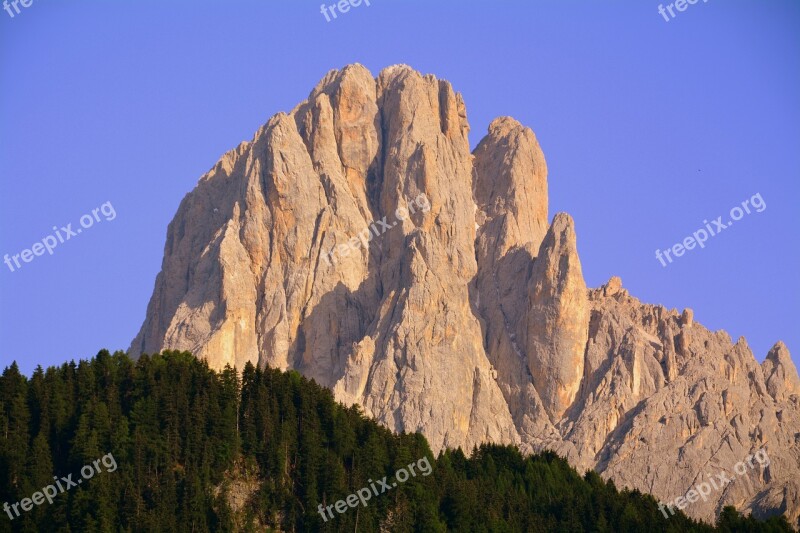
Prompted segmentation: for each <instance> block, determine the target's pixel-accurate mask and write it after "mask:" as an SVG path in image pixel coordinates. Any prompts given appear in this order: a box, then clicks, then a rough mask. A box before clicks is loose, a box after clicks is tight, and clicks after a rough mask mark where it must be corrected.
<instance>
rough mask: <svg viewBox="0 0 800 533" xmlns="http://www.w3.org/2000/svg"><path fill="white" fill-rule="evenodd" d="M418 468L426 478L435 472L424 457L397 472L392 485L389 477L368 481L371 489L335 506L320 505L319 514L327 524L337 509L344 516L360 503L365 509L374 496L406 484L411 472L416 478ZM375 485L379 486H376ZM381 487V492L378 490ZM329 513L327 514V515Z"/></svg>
mask: <svg viewBox="0 0 800 533" xmlns="http://www.w3.org/2000/svg"><path fill="white" fill-rule="evenodd" d="M415 466H416V467H417V469H418V470H419V472H420V473H421V474H422V475H423V477H424V476H428V475H430V474H431V472H433V468H431V463H430V461H428V458H427V457H423V458H422V459H420V460H418V461H417V462H416V464H415V463H410V464H409V465H408V466H407V467H406V468H407V469H408V470H406V468H401V469H400V470H398V471H397V472H395V474H394V477H395V479H396V480H397V481H393V482H392V484H391V485H389V482H388V481H386V478H388V477H389V476H383V479H379V480H378V481H372V480H371V479H369V480H367V483H369V485H370V486H369V487H364V488H363V489H358V490H357V491H356V492H355V493H353V494H351V495H350V496H348V497H347V498H345V499H344V500H339V501H337V502H336V503H334V504H331V505H329V506H327V507H323V506H322V504H319V506H318V507H317V512H318V513H319V515H320V516H321V517H322V520H324V521H325V522H327V521H328V518H329V517H330V518H333V511H332V509H336V512H337V513H339V514H342V513H343V512H345V511H347V509H348V508H350V507H357V506H358V504H359V503H360V504H361V505H363V506H364V507H366V506H367V500H369V499H370V498H372V495H373V494H374V495H375V496H378V495H379V494H383V493H384V492H388V491H390V490H392V489H393V488H395V487H397V483H398V482H400V483H405V482H406V481H408V477H409V471H410V472H411V474H410V475H411V476H416V475H417V473H416V472H414V467H415ZM375 483H377V484H378V486H377V487H376V486H375ZM379 487H380V492H379V491H378V488H379ZM326 513H327V514H326Z"/></svg>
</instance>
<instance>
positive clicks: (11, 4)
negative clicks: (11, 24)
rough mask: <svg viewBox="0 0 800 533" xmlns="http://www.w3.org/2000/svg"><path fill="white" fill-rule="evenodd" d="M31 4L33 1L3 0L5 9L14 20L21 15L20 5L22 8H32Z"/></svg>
mask: <svg viewBox="0 0 800 533" xmlns="http://www.w3.org/2000/svg"><path fill="white" fill-rule="evenodd" d="M31 4H33V0H10V1H9V0H3V9H4V10H5V12H6V13H8V16H9V17H11V18H12V19H13V18H14V17H15V16H16V15H19V14H20V9H19V6H20V5H21V6H22V7H31ZM12 8H13V9H14V10H13V11H12V10H11V9H12ZM15 12H16V14H15Z"/></svg>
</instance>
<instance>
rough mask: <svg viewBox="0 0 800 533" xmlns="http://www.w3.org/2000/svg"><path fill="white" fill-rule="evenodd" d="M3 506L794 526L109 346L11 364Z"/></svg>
mask: <svg viewBox="0 0 800 533" xmlns="http://www.w3.org/2000/svg"><path fill="white" fill-rule="evenodd" d="M92 465H96V466H97V471H95V470H94V468H93V467H92ZM87 466H88V467H89V473H86V470H85V468H86V467H87ZM54 473H56V474H58V477H56V478H55V479H56V480H59V479H60V481H59V483H60V485H59V487H60V488H63V489H64V490H63V491H61V492H59V490H58V488H57V487H56V486H55V485H53V484H54V483H55V481H54V480H53V474H54ZM393 480H396V481H393ZM46 487H52V489H51V490H49V491H48V489H47V488H46ZM373 487H374V488H373ZM42 490H44V491H45V492H47V493H48V494H51V495H52V494H53V493H55V496H51V500H52V501H46V500H45V501H42V500H43V498H38V499H37V497H36V496H35V494H36V493H37V492H38V491H42ZM32 495H34V496H32ZM351 495H357V496H358V498H355V500H354V501H353V498H354V497H355V496H351ZM31 497H32V498H33V500H34V502H36V505H33V506H32V507H33V508H32V509H30V508H28V509H27V511H26V509H25V506H26V505H28V506H30V503H28V504H25V503H22V508H20V505H19V503H18V502H24V501H25V499H26V498H31ZM37 500H38V501H37ZM0 502H5V503H6V506H4V507H5V509H7V511H6V510H5V509H4V512H2V513H0V514H2V517H0V533H6V532H28V531H81V532H95V531H97V532H99V531H174V532H187V533H188V532H208V531H215V532H227V531H246V532H256V531H315V532H316V531H326V532H327V531H331V532H332V531H361V532H371V531H381V532H389V531H391V532H392V533H400V532H412V531H425V532H444V531H458V532H463V531H514V532H516V531H598V532H601V533H605V532H612V531H613V532H631V533H633V532H639V531H643V530H648V531H653V532H656V531H663V532H678V531H681V532H684V531H694V532H708V533H711V532H713V531H719V532H729V531H750V532H764V533H766V532H775V533H778V532H787V533H788V532H790V531H792V529H791V527H790V526H789V524H787V523H786V521H785V519H783V518H774V517H773V518H770V519H769V520H768V521H766V522H760V521H757V520H755V519H754V518H752V517H747V518H744V517H742V516H740V515H738V514H737V513H736V511H735V510H734V509H733V508H732V507H728V508H726V509H725V510H724V511H723V513H722V516H721V517H720V520H719V522H718V524H717V527H716V528H712V527H711V526H709V525H707V524H702V523H697V522H695V521H693V520H691V519H689V518H687V517H686V516H685V515H684V514H683V513H681V512H678V513H676V514H675V516H671V517H670V518H669V520H666V519H664V518H662V515H661V511H660V509H659V507H658V502H656V501H655V500H654V499H653V498H652V497H650V496H648V495H643V494H641V493H640V492H638V491H625V490H622V491H618V490H617V489H616V487H615V486H614V484H613V483H611V482H606V481H603V480H602V479H601V478H600V476H598V475H597V474H596V473H594V472H592V471H588V472H587V473H586V474H585V475H584V476H581V475H579V474H578V473H577V472H575V470H573V469H572V468H571V467H570V466H569V465H568V464H567V463H566V461H564V460H563V459H561V458H559V457H557V456H556V455H555V454H554V453H552V452H545V453H543V454H540V455H533V456H526V457H523V456H522V454H520V452H519V450H517V449H516V448H514V447H512V446H499V445H482V446H481V447H480V448H479V449H476V450H474V451H473V453H472V454H471V457H469V458H468V457H466V456H465V455H464V454H463V453H462V452H461V450H455V451H451V450H446V451H444V452H442V453H441V454H439V455H438V457H433V456H432V454H431V450H430V448H429V446H428V444H427V442H426V441H425V438H424V437H423V436H422V435H420V434H418V433H417V434H399V435H396V434H393V433H391V432H390V431H388V430H387V429H386V428H384V427H382V426H380V425H378V424H377V423H376V422H374V421H372V420H369V419H367V418H365V417H364V416H363V414H361V413H360V412H359V408H358V407H355V406H354V407H350V408H346V407H344V406H342V405H341V404H337V403H336V402H335V401H334V399H333V395H332V393H331V392H330V391H329V390H327V389H325V388H322V387H320V386H319V385H317V384H315V383H313V382H310V381H308V380H306V379H305V378H302V377H301V376H300V375H299V374H298V373H297V372H294V371H289V372H281V371H279V370H274V369H264V370H261V369H257V368H255V367H254V366H253V365H251V364H248V365H246V366H245V368H244V369H243V371H242V372H241V375H239V374H237V373H236V372H234V371H233V370H232V369H231V368H230V367H228V368H226V369H224V370H223V371H221V372H214V371H213V370H211V369H209V367H208V365H207V363H206V362H205V361H202V360H200V359H197V358H195V357H193V356H192V355H191V354H189V353H179V352H164V353H162V354H155V355H153V356H143V357H141V358H139V360H138V361H136V362H135V363H134V362H132V361H131V360H130V359H129V358H128V357H127V356H126V355H125V354H123V353H121V352H118V353H116V354H113V355H111V354H109V353H108V352H107V351H105V350H103V351H101V352H99V353H98V354H97V356H96V357H94V358H93V359H91V360H88V361H80V362H78V363H77V364H76V363H75V362H74V361H73V362H70V363H65V364H63V365H62V366H60V367H58V368H48V369H47V370H42V369H41V368H38V369H37V370H36V371H35V372H34V374H33V376H32V377H31V378H30V379H28V378H26V377H25V376H22V375H21V374H20V373H19V369H18V368H17V367H16V365H15V364H13V365H11V366H10V367H8V368H6V369H5V370H4V371H3V372H2V375H0ZM345 502H350V503H348V504H347V505H344V503H345ZM14 504H16V507H14ZM328 507H330V509H326V508H328Z"/></svg>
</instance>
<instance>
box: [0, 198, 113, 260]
mask: <svg viewBox="0 0 800 533" xmlns="http://www.w3.org/2000/svg"><path fill="white" fill-rule="evenodd" d="M100 214H102V215H103V217H104V219H105V220H107V221H111V220H114V219H115V218H117V212H116V211H115V210H114V206H113V205H111V202H106V203H104V204H103V205H101V206H100V207H98V208H95V209H92V212H91V214H89V213H87V214H85V215H83V216H82V217H81V218H80V220H79V221H78V222H79V223H80V226H81V227H80V228H76V229H72V224H67V225H66V226H61V229H59V228H58V227H56V226H53V231H55V234H54V235H48V236H47V237H45V238H43V239H42V240H41V242H35V243H33V245H32V246H31V247H30V248H27V249H25V250H22V251H21V252H20V253H18V254H14V255H11V254H5V255H4V256H3V262H4V263H5V264H6V266H7V267H8V269H9V270H10V271H11V272H14V271H16V270H17V269H20V268H22V263H20V260H22V262H23V263H30V262H31V261H33V260H34V259H35V258H36V257H39V256H40V255H44V253H45V252H47V253H48V254H50V255H53V251H54V250H55V249H56V246H58V245H59V244H64V243H65V242H67V241H68V240H70V239H71V238H73V237H77V236H78V235H80V234H81V233H82V232H83V230H84V229H89V228H91V227H92V226H94V224H95V222H102V219H101V218H100Z"/></svg>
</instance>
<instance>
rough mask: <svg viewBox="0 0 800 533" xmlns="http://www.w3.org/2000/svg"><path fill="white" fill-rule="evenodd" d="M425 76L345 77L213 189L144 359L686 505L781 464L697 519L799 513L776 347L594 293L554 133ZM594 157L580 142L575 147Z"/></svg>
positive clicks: (154, 311)
mask: <svg viewBox="0 0 800 533" xmlns="http://www.w3.org/2000/svg"><path fill="white" fill-rule="evenodd" d="M468 132H469V123H468V121H467V112H466V106H465V103H464V101H463V99H462V97H461V95H460V94H459V93H457V92H455V91H454V90H453V88H452V87H451V85H450V84H449V83H448V82H446V81H444V80H438V79H437V78H436V77H434V76H431V75H422V74H420V73H418V72H417V71H415V70H413V69H412V68H410V67H408V66H405V65H396V66H392V67H388V68H386V69H384V70H383V71H382V72H381V73H380V74H379V75H378V76H377V78H374V77H373V76H372V74H371V73H370V72H369V71H368V70H367V69H366V68H364V67H363V66H361V65H350V66H347V67H345V68H343V69H341V70H335V71H331V72H329V73H328V74H326V75H325V77H324V78H323V79H322V80H321V81H320V83H319V84H318V85H317V86H316V87H315V88H314V89H313V90H312V91H311V93H310V94H309V97H308V98H307V99H306V100H305V101H303V102H301V103H300V104H299V105H297V106H296V107H295V108H294V109H293V110H292V111H291V112H290V113H288V114H286V113H279V114H278V115H276V116H274V117H272V118H271V119H270V120H269V121H267V123H266V124H265V126H263V127H262V128H261V129H260V130H259V131H258V132H257V133H256V134H255V136H254V138H253V140H252V141H250V142H247V143H242V144H241V145H240V146H239V147H237V148H236V149H234V150H232V151H230V152H228V153H227V154H225V155H224V156H223V157H222V159H221V160H220V162H219V163H218V164H217V165H215V166H214V167H213V168H212V169H211V170H210V171H209V172H208V173H206V174H205V175H204V176H202V177H201V179H200V181H199V183H198V184H197V187H196V188H195V189H194V190H193V191H192V192H191V193H189V194H188V195H187V196H186V197H185V198H184V200H183V201H182V202H181V205H180V207H179V209H178V212H177V214H176V215H175V218H174V219H173V221H172V222H171V223H170V225H169V228H168V231H167V242H166V246H165V251H164V261H163V264H162V270H161V272H160V274H159V275H158V277H157V279H156V284H155V290H154V292H153V296H152V298H151V300H150V303H149V305H148V309H147V315H146V318H145V321H144V324H143V325H142V328H141V330H140V332H139V334H138V335H137V337H136V339H134V341H133V343H132V345H131V349H130V352H131V353H132V354H133V355H137V354H140V353H142V352H156V351H160V350H162V349H167V348H169V349H176V350H190V351H192V352H193V353H195V355H196V356H197V357H201V358H204V359H206V360H208V362H209V364H210V365H211V366H212V367H214V368H222V367H224V366H225V365H228V364H230V365H233V366H236V367H237V368H239V369H241V368H243V367H244V365H245V364H246V363H247V362H252V363H254V364H258V365H262V366H264V365H269V366H271V367H276V368H280V369H296V370H298V371H300V372H302V373H303V374H305V375H306V376H308V377H312V378H314V379H315V380H317V381H318V382H319V383H320V384H322V385H324V386H326V387H329V388H331V389H332V390H333V391H334V393H335V395H336V397H337V398H338V399H339V400H340V401H342V402H345V403H347V404H352V403H357V404H359V405H360V406H362V408H363V409H364V411H365V412H366V413H367V414H368V415H370V416H372V417H373V418H375V419H376V420H378V421H380V422H381V423H383V424H384V425H386V426H387V427H389V428H390V429H392V430H395V431H421V432H422V433H424V434H425V435H426V437H427V438H428V440H429V442H430V443H431V445H432V447H433V448H434V449H435V450H438V449H441V448H442V447H445V446H448V447H458V446H460V447H462V448H464V449H465V450H471V449H472V447H473V446H475V445H477V444H479V443H481V442H501V443H514V444H517V445H519V446H520V447H521V448H522V449H523V450H525V451H539V450H544V449H551V450H555V451H557V452H558V453H560V454H561V455H563V456H565V457H567V458H568V459H569V460H570V462H571V463H572V464H573V465H575V466H576V467H578V468H579V469H586V468H594V469H596V470H597V471H598V472H600V473H601V475H603V476H605V477H608V478H612V479H614V481H615V482H616V483H617V484H618V485H619V486H628V487H631V488H636V489H639V490H642V491H646V492H650V493H652V494H654V495H655V496H656V497H658V498H661V499H663V500H665V501H668V500H673V499H674V498H675V497H677V496H681V495H683V494H685V493H686V491H687V490H688V489H689V488H691V487H692V486H693V485H694V484H695V483H696V482H697V479H698V476H700V475H702V474H703V473H704V472H708V471H709V469H712V470H719V469H726V468H727V469H730V468H733V465H735V464H736V463H737V462H738V461H741V460H744V459H745V458H746V457H747V456H748V454H752V453H753V452H754V451H755V450H756V449H759V448H760V447H766V449H767V451H768V453H769V456H770V458H771V459H772V466H770V468H769V471H768V473H767V472H761V471H759V472H754V473H753V475H752V476H750V477H748V478H747V479H741V480H737V481H736V483H734V484H731V485H730V486H729V487H727V488H725V490H720V491H718V492H716V493H714V494H713V495H712V496H711V497H710V498H709V499H708V500H707V501H703V502H698V503H695V504H693V505H692V506H691V507H689V508H687V509H686V511H687V512H688V513H689V514H691V515H693V516H697V517H702V518H706V519H712V518H713V516H714V514H715V513H716V512H718V511H719V510H720V509H721V508H722V506H723V505H727V504H732V505H736V506H737V507H738V508H740V509H743V510H746V511H747V510H749V511H752V512H755V513H757V514H760V515H765V514H769V513H771V512H777V510H783V511H785V512H786V514H787V515H788V517H789V518H790V519H796V518H797V516H798V513H800V481H798V479H800V476H798V473H800V459H799V458H800V453H798V448H797V446H798V440H800V439H798V436H797V428H798V427H800V398H798V394H800V392H798V391H800V380H799V379H798V375H797V370H796V369H795V367H794V365H793V364H792V361H791V358H790V357H789V352H788V349H787V348H786V346H784V345H783V344H782V343H778V344H776V346H775V348H773V349H772V350H771V351H770V354H769V355H768V356H767V359H766V360H765V361H764V363H763V364H762V365H759V364H758V363H757V362H756V360H755V358H754V357H753V354H752V353H751V351H750V349H749V348H748V347H747V345H746V343H745V342H738V343H737V344H732V343H731V340H730V338H729V337H728V336H727V334H725V333H724V332H716V333H714V332H710V331H708V330H707V329H705V328H704V327H703V326H702V325H700V324H699V323H697V322H695V321H694V316H693V313H692V312H691V310H686V311H684V312H683V313H682V314H679V313H678V312H677V311H675V310H668V309H665V308H664V307H661V306H657V305H650V304H645V303H642V302H640V301H639V300H637V299H636V298H634V297H632V296H630V295H629V294H628V291H627V290H625V289H623V288H622V282H621V280H620V279H619V278H611V280H610V281H609V282H608V283H607V284H606V285H604V286H603V287H601V288H600V289H588V288H587V287H586V284H585V281H584V279H583V274H582V269H581V262H580V259H579V255H578V240H577V234H578V233H579V228H578V229H576V227H575V223H574V221H573V219H572V218H571V217H570V216H569V215H567V214H565V213H559V214H557V215H556V216H555V217H553V219H552V220H550V219H549V215H548V198H547V180H548V175H547V165H546V162H545V158H544V155H543V153H542V150H541V147H540V146H539V143H538V141H537V139H536V136H535V135H534V133H533V132H532V131H531V130H530V129H529V128H527V127H525V126H523V125H522V124H520V123H519V122H517V121H516V120H514V119H512V118H509V117H501V118H498V119H496V120H494V121H493V122H492V123H491V124H490V126H489V128H488V132H487V134H486V136H485V137H483V139H481V140H480V142H479V143H478V145H477V147H476V148H475V150H474V151H473V152H470V144H469V139H468ZM576 149H579V147H576Z"/></svg>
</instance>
